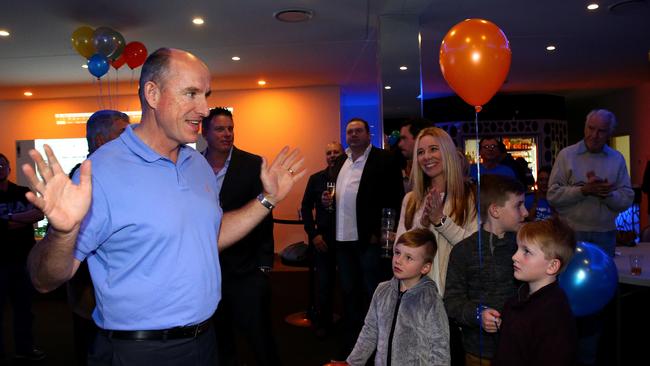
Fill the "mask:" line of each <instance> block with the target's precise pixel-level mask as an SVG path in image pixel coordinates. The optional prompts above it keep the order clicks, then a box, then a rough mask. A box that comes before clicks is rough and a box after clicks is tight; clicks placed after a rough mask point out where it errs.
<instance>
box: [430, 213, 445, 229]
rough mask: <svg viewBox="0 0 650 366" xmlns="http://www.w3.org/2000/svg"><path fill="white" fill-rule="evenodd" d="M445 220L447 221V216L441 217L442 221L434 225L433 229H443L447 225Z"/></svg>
mask: <svg viewBox="0 0 650 366" xmlns="http://www.w3.org/2000/svg"><path fill="white" fill-rule="evenodd" d="M445 220H447V216H445V215H442V217H440V221H438V222H437V223H435V224H433V227H441V226H442V225H443V224H444V223H445Z"/></svg>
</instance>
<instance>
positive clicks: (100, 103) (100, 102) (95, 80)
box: [93, 78, 102, 109]
mask: <svg viewBox="0 0 650 366" xmlns="http://www.w3.org/2000/svg"><path fill="white" fill-rule="evenodd" d="M93 84H97V79H95V78H93ZM95 87H97V85H95ZM97 108H98V109H101V108H102V100H101V99H100V98H99V93H98V94H97Z"/></svg>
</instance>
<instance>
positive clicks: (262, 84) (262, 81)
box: [257, 80, 266, 86]
mask: <svg viewBox="0 0 650 366" xmlns="http://www.w3.org/2000/svg"><path fill="white" fill-rule="evenodd" d="M257 85H259V86H264V85H266V81H265V80H258V81H257Z"/></svg>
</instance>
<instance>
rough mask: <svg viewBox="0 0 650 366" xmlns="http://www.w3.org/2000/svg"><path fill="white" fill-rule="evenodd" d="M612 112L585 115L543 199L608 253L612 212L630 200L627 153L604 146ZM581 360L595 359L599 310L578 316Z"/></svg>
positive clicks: (612, 239) (584, 237)
mask: <svg viewBox="0 0 650 366" xmlns="http://www.w3.org/2000/svg"><path fill="white" fill-rule="evenodd" d="M614 128H616V117H615V116H614V114H613V113H612V112H610V111H608V110H605V109H596V110H593V111H591V112H589V114H588V115H587V119H586V121H585V131H584V134H585V135H584V139H583V140H581V141H580V142H578V143H576V144H574V145H571V146H568V147H565V148H564V149H562V151H560V153H559V154H558V156H557V158H556V159H555V165H554V166H553V170H552V171H551V176H550V178H549V189H548V193H547V199H548V201H549V202H550V203H551V206H553V207H554V208H555V209H556V210H557V212H558V213H559V215H560V217H562V218H563V219H564V220H565V221H566V222H567V223H568V224H569V225H570V226H571V227H572V228H573V229H574V230H575V232H576V239H577V240H579V241H587V242H590V243H594V244H596V245H598V246H599V247H600V248H601V249H603V250H604V251H605V252H606V253H607V254H609V255H610V256H612V257H613V256H614V249H615V247H616V216H617V215H618V214H619V212H622V211H624V210H626V209H627V208H628V207H630V205H631V204H632V201H633V200H634V191H633V190H632V188H631V187H630V175H629V174H628V172H627V168H626V166H625V159H624V158H623V155H622V154H621V153H619V152H618V151H616V150H614V149H612V148H610V147H609V146H607V141H608V140H609V138H610V136H611V135H612V132H614ZM578 331H579V336H580V339H579V350H578V358H579V361H580V362H581V364H584V365H592V364H596V354H597V345H598V339H599V338H600V334H601V333H602V319H601V317H600V315H599V314H595V315H593V316H590V317H583V318H578Z"/></svg>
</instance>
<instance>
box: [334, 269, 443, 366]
mask: <svg viewBox="0 0 650 366" xmlns="http://www.w3.org/2000/svg"><path fill="white" fill-rule="evenodd" d="M395 316H396V317H397V318H396V319H394V317H395ZM391 330H392V337H391ZM375 350H377V353H376V355H375V365H377V366H384V365H386V366H388V365H390V366H400V365H409V366H417V365H422V366H425V365H426V366H438V365H449V364H450V354H449V323H448V321H447V313H446V312H445V307H444V305H443V302H442V299H441V298H440V295H439V294H438V290H437V287H436V283H435V282H433V280H431V279H430V278H429V277H427V276H424V277H422V279H421V280H420V282H418V283H417V284H416V285H415V286H413V287H412V288H410V289H409V290H407V291H406V292H404V293H403V294H401V295H400V292H399V280H397V279H396V278H394V277H393V279H392V280H390V281H386V282H382V283H380V284H379V286H378V287H377V290H375V294H374V295H373V296H372V302H371V303H370V309H369V310H368V314H367V315H366V321H365V324H364V326H363V329H362V330H361V333H360V334H359V338H358V339H357V344H356V345H355V346H354V349H353V350H352V353H351V354H350V356H349V357H348V359H347V362H348V363H349V364H350V365H351V366H356V365H359V366H363V365H365V364H366V361H367V360H368V358H369V357H370V356H371V355H372V352H374V351H375ZM389 351H390V352H389ZM389 354H390V360H388V357H389V356H388V355H389Z"/></svg>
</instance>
